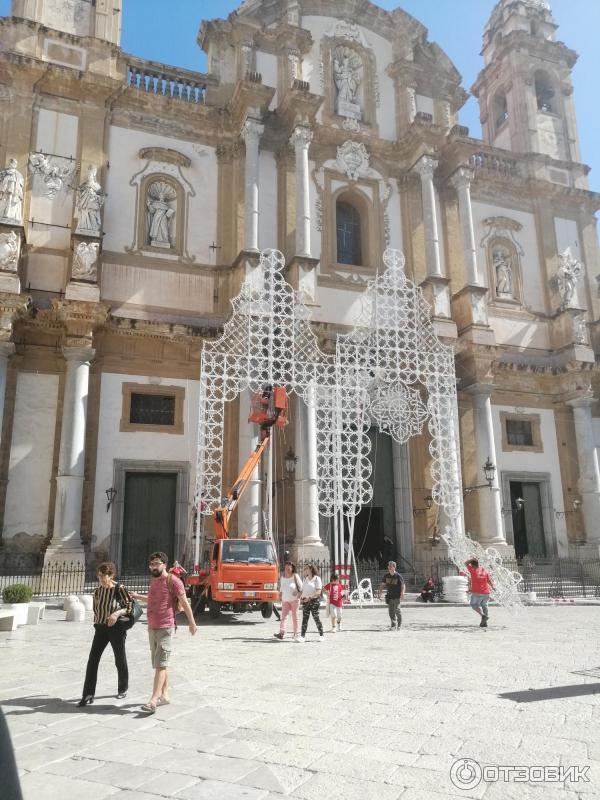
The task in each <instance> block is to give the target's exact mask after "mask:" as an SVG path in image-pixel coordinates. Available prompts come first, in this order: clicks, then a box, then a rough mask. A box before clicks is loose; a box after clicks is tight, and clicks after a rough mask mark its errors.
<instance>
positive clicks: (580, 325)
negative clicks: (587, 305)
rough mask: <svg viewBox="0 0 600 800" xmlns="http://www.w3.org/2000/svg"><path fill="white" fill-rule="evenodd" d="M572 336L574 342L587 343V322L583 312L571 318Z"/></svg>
mask: <svg viewBox="0 0 600 800" xmlns="http://www.w3.org/2000/svg"><path fill="white" fill-rule="evenodd" d="M573 338H574V340H575V344H589V341H588V328H587V322H586V321H585V317H584V316H583V314H581V315H580V316H579V317H575V319H574V320H573Z"/></svg>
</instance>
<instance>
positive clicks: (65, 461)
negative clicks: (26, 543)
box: [45, 347, 94, 564]
mask: <svg viewBox="0 0 600 800" xmlns="http://www.w3.org/2000/svg"><path fill="white" fill-rule="evenodd" d="M63 355H64V357H65V360H66V362H67V372H66V376H65V389H64V397H63V412H62V428H61V434H60V451H59V457H58V475H57V478H56V484H57V485H56V505H55V509H54V533H53V535H52V540H51V542H50V545H49V547H48V549H47V550H46V556H45V564H48V563H49V562H52V561H54V562H56V561H79V562H81V563H82V564H83V563H84V551H83V545H82V544H81V539H80V532H81V507H82V500H83V481H84V460H85V459H84V457H85V428H86V417H87V398H88V386H89V377H90V361H91V359H92V358H93V357H94V350H93V349H92V348H91V347H64V348H63Z"/></svg>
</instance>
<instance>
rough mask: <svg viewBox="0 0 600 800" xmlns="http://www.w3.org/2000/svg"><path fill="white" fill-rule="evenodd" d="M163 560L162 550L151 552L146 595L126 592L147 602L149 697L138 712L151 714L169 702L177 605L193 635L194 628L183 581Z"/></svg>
mask: <svg viewBox="0 0 600 800" xmlns="http://www.w3.org/2000/svg"><path fill="white" fill-rule="evenodd" d="M167 561H168V559H167V556H166V555H165V554H164V553H160V552H159V553H152V555H151V556H150V558H149V567H150V572H151V573H152V578H151V579H150V587H149V589H148V594H147V595H143V594H136V593H135V592H130V595H131V597H134V598H135V599H136V600H140V601H141V602H142V603H146V604H147V614H148V639H149V642H150V656H151V658H152V666H153V667H154V685H153V687H152V697H151V698H150V700H149V701H148V702H147V703H145V704H144V705H143V706H142V711H146V712H147V713H148V714H154V712H155V711H156V709H157V707H158V706H166V705H168V704H169V703H170V702H171V701H170V698H169V686H168V678H167V667H168V666H169V661H170V657H171V650H172V643H173V634H174V633H175V628H176V623H175V616H176V614H177V611H178V608H181V610H182V611H183V612H184V614H185V616H186V617H187V621H188V627H189V631H190V633H191V635H192V636H193V635H194V634H195V633H196V631H197V628H196V623H195V621H194V615H193V614H192V609H191V608H190V604H189V603H188V599H187V597H186V595H185V589H184V586H183V583H182V582H181V581H180V580H179V578H177V577H176V576H175V575H169V573H168V571H167Z"/></svg>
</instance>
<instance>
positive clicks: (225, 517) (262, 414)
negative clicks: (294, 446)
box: [187, 386, 288, 619]
mask: <svg viewBox="0 0 600 800" xmlns="http://www.w3.org/2000/svg"><path fill="white" fill-rule="evenodd" d="M248 422H251V423H256V424H257V425H259V426H260V441H259V443H258V444H257V446H256V449H255V450H254V452H253V453H252V454H251V455H250V456H249V458H248V460H247V461H246V463H245V464H244V466H243V467H242V469H241V471H240V474H239V475H238V477H237V479H236V480H235V483H234V484H233V486H232V487H231V489H230V490H229V494H228V495H227V497H226V498H225V499H224V500H223V501H222V503H221V505H220V506H219V508H217V509H215V513H214V529H215V541H214V544H213V546H212V553H211V559H210V568H209V570H208V571H207V570H200V572H199V574H198V575H192V576H190V577H189V578H188V581H187V583H188V585H189V586H190V587H192V593H193V597H194V611H196V610H198V611H200V612H202V611H204V609H205V608H206V606H207V605H208V610H209V613H210V615H211V617H213V618H217V617H218V616H219V614H220V613H221V610H222V609H231V610H232V611H234V612H237V613H239V612H242V611H254V610H256V609H260V611H261V613H262V615H263V617H265V619H268V618H269V617H270V616H271V615H272V613H273V602H274V601H276V600H279V592H278V591H277V584H278V581H279V574H278V572H279V570H278V566H277V556H276V554H275V548H274V547H273V543H272V541H271V540H270V539H251V538H249V537H248V535H247V534H246V535H245V536H241V537H240V538H237V539H232V538H230V536H229V524H230V520H231V516H232V514H233V512H234V511H235V509H236V507H237V505H238V503H239V501H240V499H241V497H242V495H243V493H244V490H245V489H246V487H247V486H248V483H249V481H250V478H251V476H252V473H253V472H254V469H255V468H256V467H257V466H258V465H259V464H260V462H261V459H262V456H263V454H264V453H265V451H266V450H267V448H268V447H269V444H270V443H271V430H272V428H283V427H284V426H285V425H287V422H288V397H287V394H286V391H285V389H284V388H283V387H282V386H265V387H264V388H263V391H262V392H260V393H258V394H255V395H254V396H253V398H252V405H251V413H250V417H249V418H248ZM268 533H269V536H271V535H272V532H271V531H269V532H268Z"/></svg>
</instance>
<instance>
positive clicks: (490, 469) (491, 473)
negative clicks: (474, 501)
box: [463, 456, 496, 494]
mask: <svg viewBox="0 0 600 800" xmlns="http://www.w3.org/2000/svg"><path fill="white" fill-rule="evenodd" d="M482 469H483V474H484V475H485V480H486V483H479V484H478V485H477V486H465V488H464V489H463V494H471V492H475V491H477V489H489V490H490V492H491V491H492V489H493V488H494V478H495V477H496V465H495V464H494V463H493V462H492V459H491V458H490V457H489V456H488V457H487V461H486V462H485V464H484V465H483V467H482Z"/></svg>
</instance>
